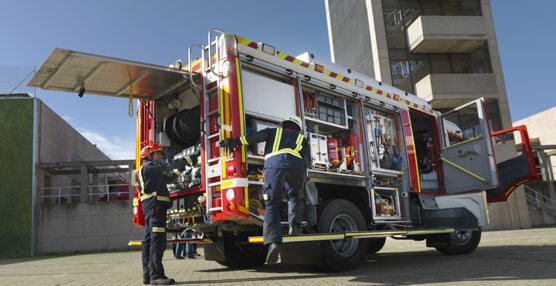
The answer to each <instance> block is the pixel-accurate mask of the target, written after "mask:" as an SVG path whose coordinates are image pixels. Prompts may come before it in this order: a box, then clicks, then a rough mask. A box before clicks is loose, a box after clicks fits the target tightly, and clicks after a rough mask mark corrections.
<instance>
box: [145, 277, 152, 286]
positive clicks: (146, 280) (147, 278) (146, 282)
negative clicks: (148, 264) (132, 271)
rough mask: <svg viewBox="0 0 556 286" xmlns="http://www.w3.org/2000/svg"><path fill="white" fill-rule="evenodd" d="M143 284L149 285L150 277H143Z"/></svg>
mask: <svg viewBox="0 0 556 286" xmlns="http://www.w3.org/2000/svg"><path fill="white" fill-rule="evenodd" d="M143 284H145V285H149V284H151V277H144V276H143Z"/></svg>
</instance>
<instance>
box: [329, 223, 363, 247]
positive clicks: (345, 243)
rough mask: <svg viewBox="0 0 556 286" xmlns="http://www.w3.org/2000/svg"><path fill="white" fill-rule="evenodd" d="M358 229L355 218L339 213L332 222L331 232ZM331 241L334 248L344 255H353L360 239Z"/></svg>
mask: <svg viewBox="0 0 556 286" xmlns="http://www.w3.org/2000/svg"><path fill="white" fill-rule="evenodd" d="M358 230H359V229H358V228H357V223H356V222H355V220H354V219H353V218H352V217H351V216H349V215H346V214H339V215H337V216H336V217H334V219H333V220H332V222H331V223H330V232H331V233H345V232H352V231H358ZM330 243H331V244H332V248H334V250H335V251H336V252H337V253H338V254H339V255H342V256H351V255H353V254H354V253H355V251H357V247H358V246H359V240H358V239H342V240H332V241H330Z"/></svg>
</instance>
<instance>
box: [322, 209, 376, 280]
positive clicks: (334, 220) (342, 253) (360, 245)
mask: <svg viewBox="0 0 556 286" xmlns="http://www.w3.org/2000/svg"><path fill="white" fill-rule="evenodd" d="M366 228H367V226H366V223H365V219H364V218H363V215H362V214H361V211H359V208H357V206H355V205H354V204H353V203H351V202H350V201H347V200H344V199H335V200H332V201H330V202H329V203H327V204H325V205H324V209H323V210H322V212H321V215H320V218H319V227H318V230H319V232H320V233H345V232H354V231H363V230H365V229H366ZM321 252H322V266H323V268H324V269H323V270H326V271H346V270H351V269H355V268H356V267H357V266H359V264H361V262H363V260H364V259H365V256H366V254H367V240H366V239H343V240H331V241H322V242H321Z"/></svg>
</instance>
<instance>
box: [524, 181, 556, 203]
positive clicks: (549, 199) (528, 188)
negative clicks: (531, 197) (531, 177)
mask: <svg viewBox="0 0 556 286" xmlns="http://www.w3.org/2000/svg"><path fill="white" fill-rule="evenodd" d="M523 186H524V187H525V188H526V189H527V190H529V191H531V192H534V193H535V196H541V197H542V198H543V199H544V200H545V201H549V202H550V203H552V204H553V205H554V206H552V208H555V209H556V200H554V199H552V198H550V197H547V196H545V195H543V194H542V193H541V192H539V191H537V190H535V189H533V188H531V187H529V186H527V185H523Z"/></svg>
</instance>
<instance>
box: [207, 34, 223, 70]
mask: <svg viewBox="0 0 556 286" xmlns="http://www.w3.org/2000/svg"><path fill="white" fill-rule="evenodd" d="M212 32H218V33H220V34H224V33H225V32H224V31H222V30H218V29H215V28H212V29H210V31H209V33H208V70H209V71H210V72H211V73H212V74H214V75H215V76H217V77H219V78H220V77H222V76H221V75H219V74H218V73H216V72H215V71H214V69H213V68H212V51H211V47H212V41H211V40H212ZM214 45H215V47H216V60H217V62H218V60H219V59H220V58H219V57H220V55H219V48H218V36H217V37H216V43H215V44H214Z"/></svg>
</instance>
